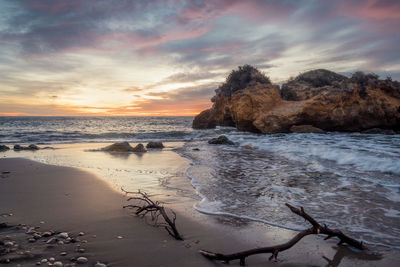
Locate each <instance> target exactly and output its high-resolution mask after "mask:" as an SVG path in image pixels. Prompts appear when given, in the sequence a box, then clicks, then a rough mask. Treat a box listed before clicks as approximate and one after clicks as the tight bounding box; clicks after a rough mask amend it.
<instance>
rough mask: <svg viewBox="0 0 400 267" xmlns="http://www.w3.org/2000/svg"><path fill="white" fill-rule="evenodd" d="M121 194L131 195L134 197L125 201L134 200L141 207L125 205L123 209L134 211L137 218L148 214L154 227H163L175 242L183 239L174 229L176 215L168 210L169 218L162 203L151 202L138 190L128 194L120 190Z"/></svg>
mask: <svg viewBox="0 0 400 267" xmlns="http://www.w3.org/2000/svg"><path fill="white" fill-rule="evenodd" d="M121 190H122V191H123V192H125V193H126V194H127V195H128V194H133V195H136V196H134V197H130V198H128V199H127V201H131V200H136V201H137V202H139V204H142V205H139V204H138V205H134V204H130V205H126V206H124V208H130V209H134V210H135V214H136V215H137V216H141V217H145V216H146V215H147V214H150V216H151V221H152V224H153V225H154V226H156V227H164V229H165V230H167V232H168V234H170V235H171V236H172V237H173V238H175V239H176V240H183V237H182V236H181V235H180V234H179V232H178V230H177V229H176V225H175V222H176V213H175V212H174V211H173V210H171V209H170V211H171V213H172V218H170V217H169V216H168V214H167V211H166V209H165V207H164V206H162V203H161V202H159V201H155V202H154V201H153V200H151V199H150V198H149V196H148V195H147V194H146V193H144V192H141V191H140V190H139V191H138V192H128V191H125V190H124V189H122V188H121ZM160 216H161V217H162V218H163V219H164V222H160V221H159V217H160Z"/></svg>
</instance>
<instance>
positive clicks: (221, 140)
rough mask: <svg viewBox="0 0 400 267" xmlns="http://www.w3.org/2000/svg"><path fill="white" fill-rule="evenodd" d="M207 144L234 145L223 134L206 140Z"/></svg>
mask: <svg viewBox="0 0 400 267" xmlns="http://www.w3.org/2000/svg"><path fill="white" fill-rule="evenodd" d="M208 143H209V144H212V145H234V144H235V143H233V142H232V141H231V140H229V139H228V137H226V136H225V135H221V136H218V137H217V138H213V139H211V140H209V141H208Z"/></svg>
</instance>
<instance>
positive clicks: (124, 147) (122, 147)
mask: <svg viewBox="0 0 400 267" xmlns="http://www.w3.org/2000/svg"><path fill="white" fill-rule="evenodd" d="M101 151H107V152H147V150H146V149H145V148H144V146H143V144H138V145H137V146H135V147H132V146H131V145H130V144H129V143H128V142H121V143H114V144H112V145H109V146H106V147H104V148H102V149H101Z"/></svg>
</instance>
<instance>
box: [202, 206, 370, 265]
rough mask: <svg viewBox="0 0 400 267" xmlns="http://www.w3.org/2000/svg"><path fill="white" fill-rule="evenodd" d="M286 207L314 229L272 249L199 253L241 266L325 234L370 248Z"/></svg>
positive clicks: (357, 245)
mask: <svg viewBox="0 0 400 267" xmlns="http://www.w3.org/2000/svg"><path fill="white" fill-rule="evenodd" d="M286 206H287V207H288V208H289V209H290V210H291V211H292V212H293V213H295V214H297V215H299V216H301V217H303V218H304V219H305V220H306V221H308V222H309V223H310V224H311V225H312V227H310V228H308V229H305V230H303V231H300V232H299V233H298V234H297V235H295V236H294V237H293V238H292V239H290V240H289V241H288V242H286V243H283V244H280V245H277V246H272V247H263V248H256V249H250V250H246V251H241V252H238V253H233V254H221V253H214V252H210V251H206V250H200V251H199V252H200V253H201V254H202V255H203V256H204V257H206V258H208V259H210V260H220V261H224V262H227V263H229V262H230V261H232V260H240V265H241V266H244V265H245V259H246V258H247V257H249V256H251V255H255V254H261V253H271V254H272V255H271V257H270V258H269V260H273V259H276V258H277V257H278V253H279V252H281V251H284V250H287V249H289V248H291V247H293V246H294V245H295V244H296V243H297V242H299V241H300V240H301V239H302V238H303V237H305V236H307V235H312V234H316V235H318V234H324V235H327V237H326V238H325V240H326V239H329V238H332V237H337V238H339V240H340V241H339V245H340V244H343V243H347V244H349V245H350V246H352V247H355V248H358V249H360V250H367V249H368V248H367V247H366V246H364V244H363V243H362V242H359V241H357V240H355V239H353V238H351V237H348V236H347V235H345V234H343V233H342V232H341V231H340V230H337V229H330V228H328V227H327V226H326V225H324V226H321V225H320V224H319V223H318V222H317V221H316V220H315V219H314V218H312V217H311V216H310V215H308V214H307V213H306V212H305V211H304V209H303V208H302V207H301V208H300V209H298V208H295V207H293V206H291V205H290V204H287V203H286Z"/></svg>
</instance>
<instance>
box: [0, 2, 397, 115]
mask: <svg viewBox="0 0 400 267" xmlns="http://www.w3.org/2000/svg"><path fill="white" fill-rule="evenodd" d="M399 14H400V3H399V2H398V1H395V0H354V1H346V0H338V1H308V0H280V1H277V0H276V1H274V0H249V1H242V0H220V1H206V0H166V1H161V0H148V1H136V0H121V1H108V0H96V1H94V0H92V1H91V0H69V1H61V0H4V1H1V2H0V49H1V51H2V53H0V95H1V96H2V98H6V99H14V98H15V97H20V98H21V99H22V98H23V97H24V96H26V95H32V96H34V97H37V98H41V97H43V98H45V99H48V101H52V102H51V103H50V102H49V103H50V104H49V103H47V104H48V105H47V106H46V105H45V104H44V106H46V107H47V108H49V110H53V111H54V112H53V113H57V112H59V111H60V110H64V109H60V108H59V107H55V106H54V105H55V104H57V103H56V102H59V101H63V100H65V99H68V101H70V102H65V103H63V104H65V105H71V109H73V110H74V112H83V110H85V109H86V110H90V105H89V103H90V104H92V105H93V106H95V107H97V108H98V109H97V110H99V111H101V110H103V112H105V111H106V110H107V109H100V108H99V107H108V108H110V109H109V112H110V113H112V114H116V113H118V112H122V109H121V108H119V109H118V108H113V107H112V105H117V104H118V105H119V106H120V107H124V108H126V109H127V111H129V112H133V113H134V112H138V109H137V108H133V106H135V105H139V106H135V107H139V108H143V110H142V112H148V111H149V110H152V111H154V112H158V113H162V112H165V111H168V112H170V113H171V112H172V109H173V108H174V105H175V108H176V112H180V110H181V109H182V110H183V109H184V110H185V112H186V113H189V111H191V112H195V110H196V109H197V108H199V107H200V106H205V105H209V102H208V98H209V96H210V94H212V89H211V87H212V85H213V83H215V84H218V83H219V82H221V81H223V79H224V76H225V75H226V74H228V73H229V72H230V70H231V69H233V68H236V67H237V66H239V65H243V64H252V65H255V66H257V67H258V68H260V69H261V70H263V71H265V72H267V75H269V76H270V77H271V79H272V81H277V80H282V79H287V78H288V77H289V76H291V75H295V74H297V73H298V72H300V71H304V70H306V69H310V68H319V67H323V68H328V69H332V70H334V71H339V72H353V71H356V70H357V69H361V70H366V71H373V72H376V73H384V74H385V73H387V75H391V76H392V77H393V78H394V79H399V78H400V76H399V73H400V61H399V60H400V54H399V53H400V52H399V51H400V50H399V49H398V47H399V46H400V37H399V35H398V28H399V25H400V15H399ZM207 86H210V87H207ZM177 88H178V89H177ZM160 91H163V93H160ZM166 91H167V92H166ZM168 91H169V92H168ZM128 95H130V97H132V99H129V98H128V97H127V96H128ZM51 96H58V97H57V98H53V97H51ZM149 98H152V99H149ZM133 99H135V104H132V105H133V106H130V105H129V104H127V103H129V102H130V101H132V100H133ZM195 99H197V101H198V102H196V100H195ZM111 100H112V101H111ZM65 101H66V100H65ZM15 103H17V104H18V105H24V104H23V101H17V102H15ZM196 103H198V104H196ZM206 103H207V104H206ZM17 104H16V105H17ZM107 105H108V106H107ZM180 105H181V106H180ZM27 106H28V104H27ZM78 106H80V108H77V107H78ZM7 107H8V108H9V109H10V112H12V110H13V109H12V107H11V106H10V105H8V106H7ZM30 107H31V108H32V113H35V112H36V111H34V109H33V106H30ZM157 107H159V108H160V110H159V111H156V108H157ZM15 110H22V111H23V110H25V108H22V107H21V108H20V107H15ZM43 110H44V109H43ZM22 111H21V112H22ZM91 111H93V110H91ZM24 112H25V111H24ZM65 112H67V111H65ZM49 113H52V111H49ZM53 113H52V114H53ZM57 114H58V113H57ZM68 114H70V113H68ZM79 114H81V113H79Z"/></svg>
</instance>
